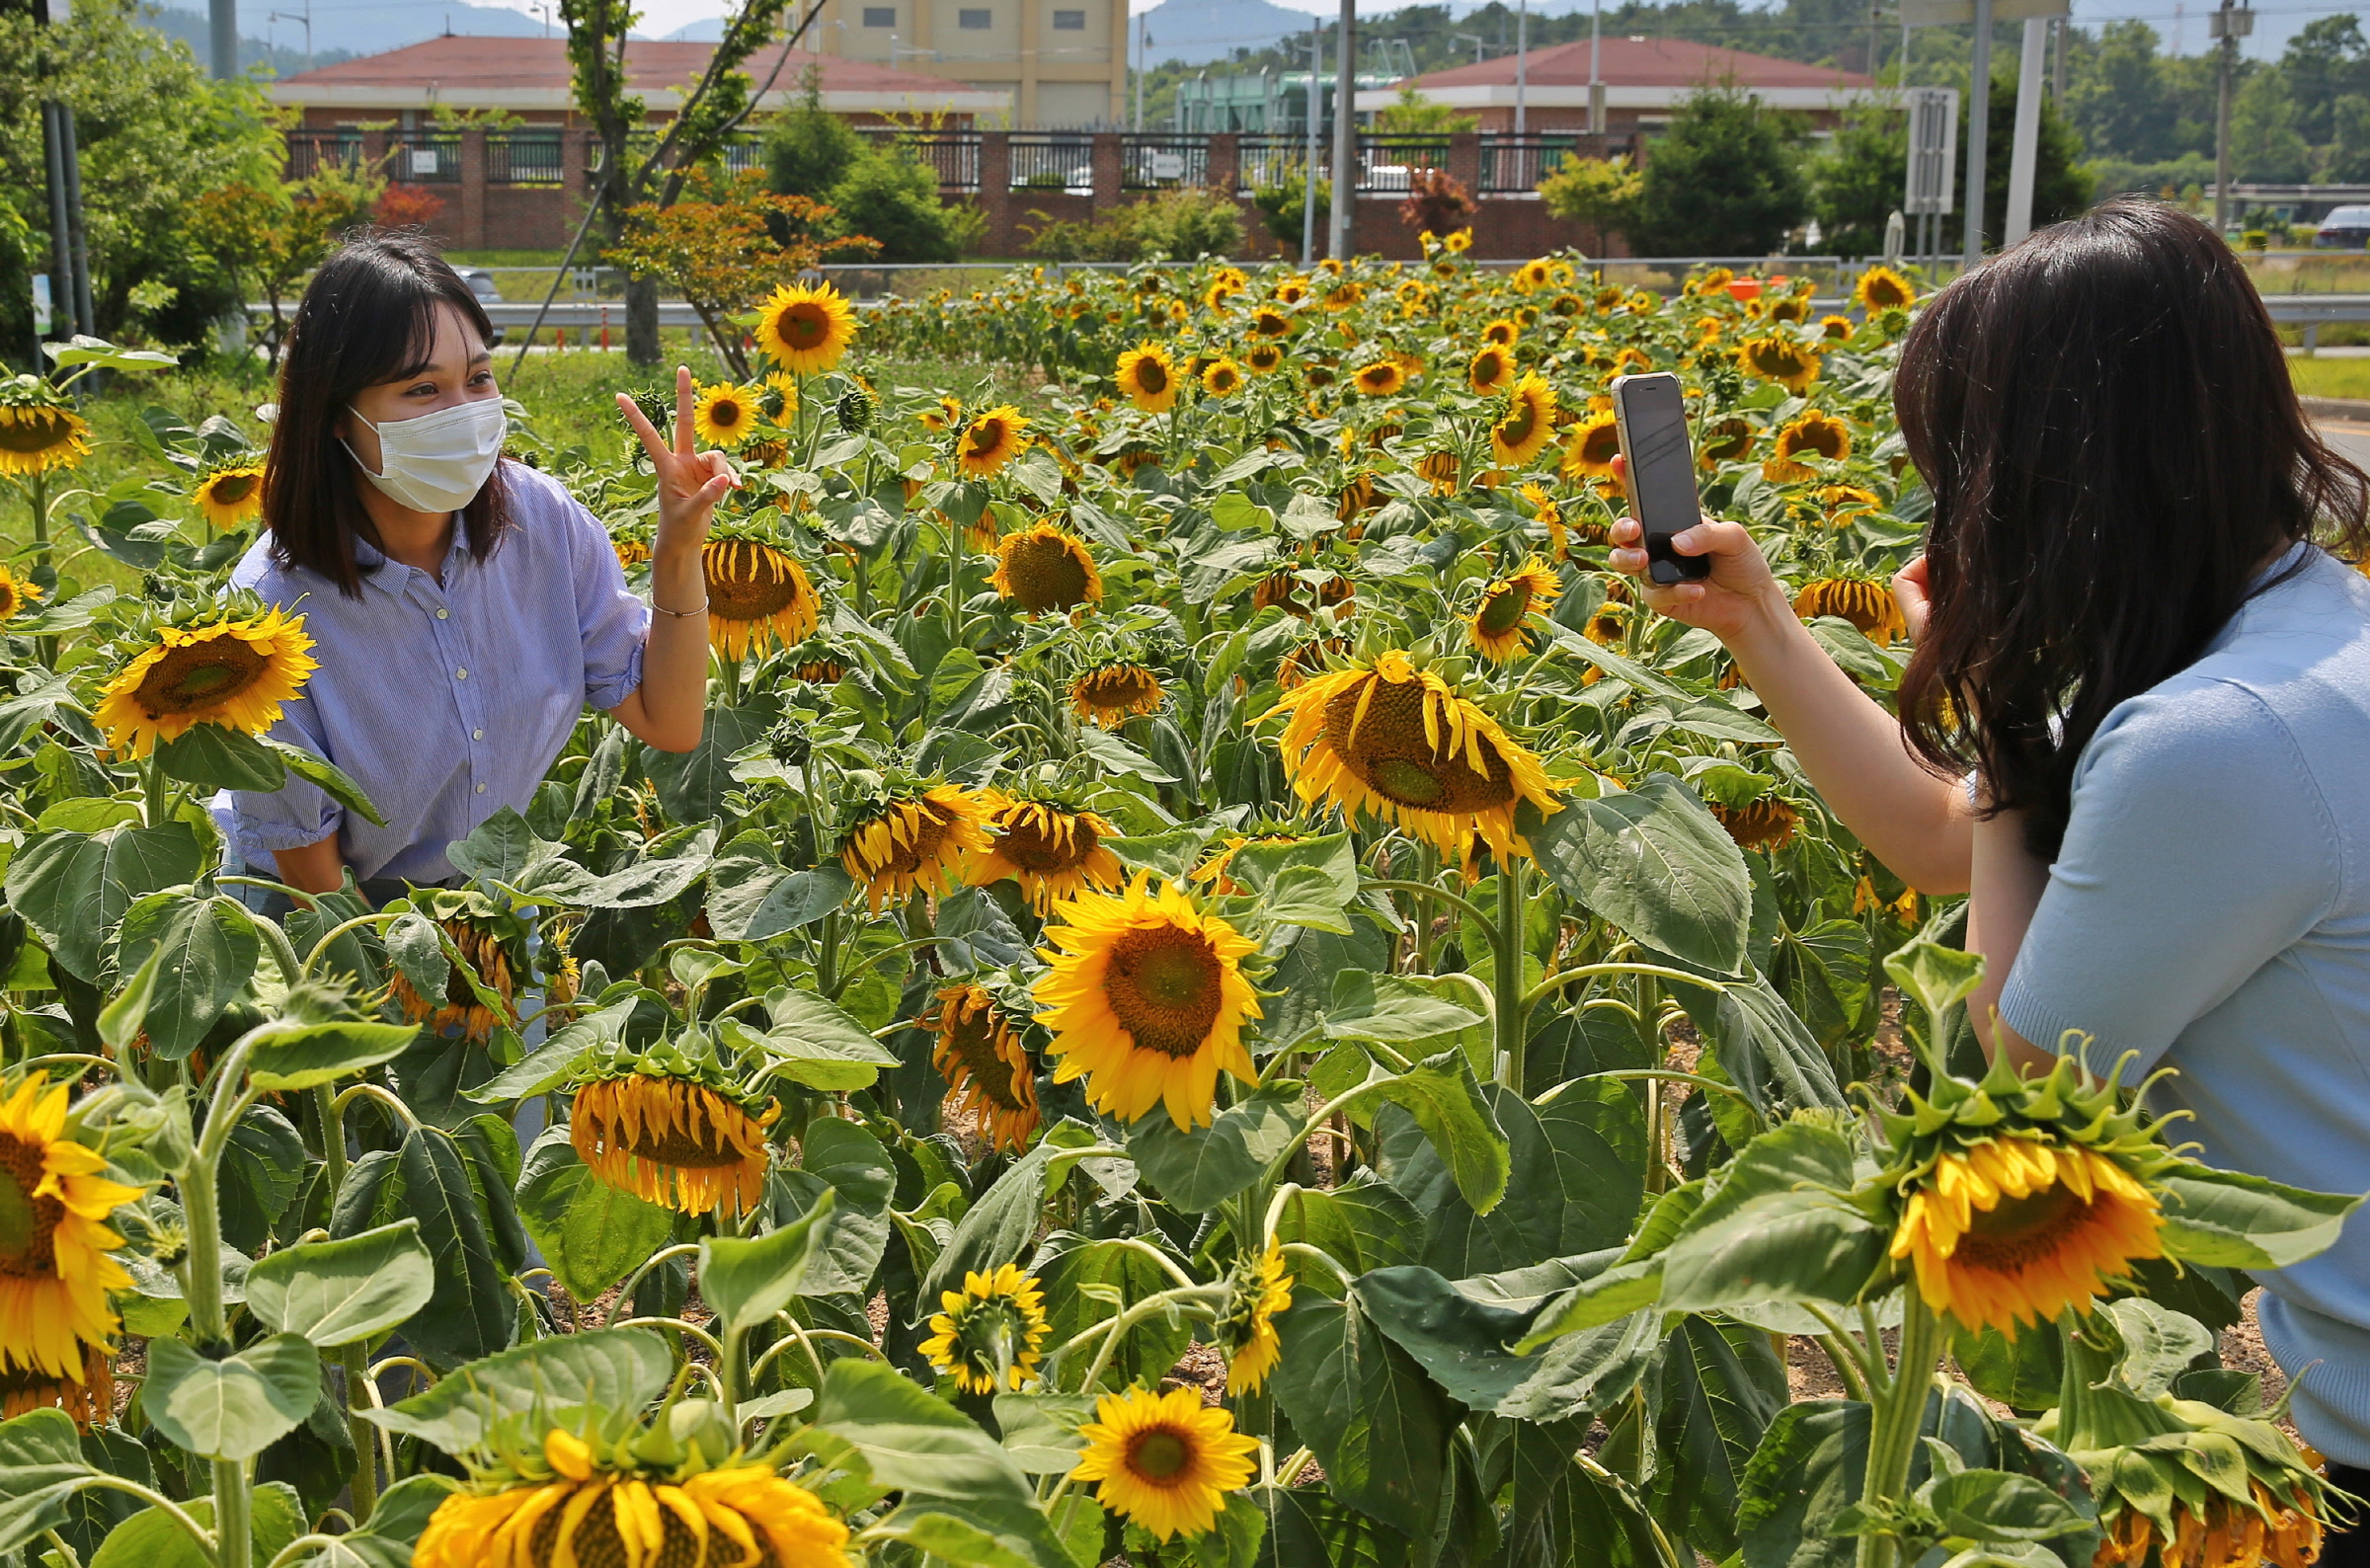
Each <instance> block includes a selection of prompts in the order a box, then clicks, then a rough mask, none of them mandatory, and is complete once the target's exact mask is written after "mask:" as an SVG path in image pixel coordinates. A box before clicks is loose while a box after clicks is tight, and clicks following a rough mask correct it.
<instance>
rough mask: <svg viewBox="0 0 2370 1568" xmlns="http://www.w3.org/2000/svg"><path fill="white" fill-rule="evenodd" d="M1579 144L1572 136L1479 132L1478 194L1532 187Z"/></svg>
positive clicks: (1500, 193) (1501, 193) (1516, 191)
mask: <svg viewBox="0 0 2370 1568" xmlns="http://www.w3.org/2000/svg"><path fill="white" fill-rule="evenodd" d="M1578 147H1579V140H1578V138H1577V137H1574V136H1555V135H1546V136H1512V135H1491V134H1489V133H1488V132H1486V131H1484V132H1483V133H1482V136H1481V178H1480V181H1479V183H1478V188H1477V189H1478V194H1479V195H1481V196H1512V195H1516V194H1519V193H1524V192H1530V191H1536V190H1538V189H1539V183H1540V181H1541V180H1544V179H1545V178H1546V177H1547V176H1548V175H1551V174H1553V173H1554V172H1555V171H1556V169H1558V168H1559V167H1561V166H1562V163H1563V160H1564V159H1566V158H1569V157H1571V156H1572V155H1573V153H1574V152H1575V151H1576V150H1577V149H1578Z"/></svg>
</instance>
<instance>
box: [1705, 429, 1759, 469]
mask: <svg viewBox="0 0 2370 1568" xmlns="http://www.w3.org/2000/svg"><path fill="white" fill-rule="evenodd" d="M1752 449H1753V424H1752V422H1751V421H1750V420H1736V419H1729V420H1720V421H1717V422H1715V423H1713V424H1711V425H1708V426H1706V427H1704V430H1703V444H1702V445H1701V446H1699V447H1698V448H1697V449H1696V460H1697V461H1698V462H1699V463H1700V464H1701V465H1702V466H1703V467H1705V468H1707V469H1708V468H1717V467H1718V466H1719V465H1720V464H1722V463H1733V462H1735V461H1736V460H1737V459H1738V458H1740V457H1742V456H1744V455H1745V453H1747V452H1749V451H1751V450H1752Z"/></svg>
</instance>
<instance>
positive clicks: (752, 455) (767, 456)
mask: <svg viewBox="0 0 2370 1568" xmlns="http://www.w3.org/2000/svg"><path fill="white" fill-rule="evenodd" d="M741 458H742V461H744V462H746V463H749V464H751V466H753V467H757V468H779V467H781V466H782V465H783V464H784V463H786V462H788V461H790V437H789V436H787V435H785V434H783V433H782V432H781V431H773V432H771V433H769V434H765V435H751V437H750V438H749V439H748V440H746V441H743V442H742V443H741Z"/></svg>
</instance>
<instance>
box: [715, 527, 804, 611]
mask: <svg viewBox="0 0 2370 1568" xmlns="http://www.w3.org/2000/svg"><path fill="white" fill-rule="evenodd" d="M704 563H705V565H706V568H707V579H708V607H709V608H710V609H711V610H712V611H713V612H714V613H715V614H717V615H719V616H721V617H723V618H724V619H725V620H728V621H761V620H767V619H770V618H771V617H773V616H775V615H779V614H780V613H781V612H782V611H784V610H786V609H788V608H790V607H791V606H792V605H794V604H796V603H797V602H798V600H799V592H800V589H799V584H798V578H797V576H796V574H795V573H794V572H793V571H792V570H791V562H790V561H789V559H788V558H787V557H785V556H784V555H782V554H781V552H779V551H778V550H774V549H772V548H770V547H769V546H766V545H763V544H760V543H758V542H757V541H756V540H754V539H727V540H723V541H720V542H719V543H716V544H711V545H709V546H708V548H707V551H706V553H705V556H704Z"/></svg>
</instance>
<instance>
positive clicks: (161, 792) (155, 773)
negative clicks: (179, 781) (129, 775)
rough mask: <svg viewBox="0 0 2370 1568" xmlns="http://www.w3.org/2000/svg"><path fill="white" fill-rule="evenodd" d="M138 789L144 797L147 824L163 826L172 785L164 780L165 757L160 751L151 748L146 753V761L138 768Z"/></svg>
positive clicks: (169, 807)
mask: <svg viewBox="0 0 2370 1568" xmlns="http://www.w3.org/2000/svg"><path fill="white" fill-rule="evenodd" d="M140 789H141V793H142V794H143V795H144V796H145V798H146V799H145V804H146V807H147V816H146V820H147V823H148V825H149V826H150V827H162V826H164V825H165V820H166V817H167V816H168V815H169V813H170V812H171V810H172V806H171V797H172V792H173V787H172V785H171V784H170V783H168V782H167V781H166V778H165V759H164V756H163V754H162V753H161V752H158V751H153V750H152V751H150V752H149V753H148V760H147V762H146V763H145V764H143V765H142V767H141V768H140Z"/></svg>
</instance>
